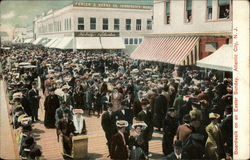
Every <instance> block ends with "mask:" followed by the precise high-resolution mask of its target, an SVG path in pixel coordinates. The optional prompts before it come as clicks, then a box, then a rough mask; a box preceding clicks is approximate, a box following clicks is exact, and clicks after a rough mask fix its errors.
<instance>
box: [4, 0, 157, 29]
mask: <svg viewBox="0 0 250 160" xmlns="http://www.w3.org/2000/svg"><path fill="white" fill-rule="evenodd" d="M72 1H73V0H26V1H23V0H2V1H1V3H0V22H1V25H2V26H10V27H14V26H31V25H32V20H33V18H34V17H35V16H36V15H41V13H42V12H47V11H49V10H50V9H59V8H62V7H64V6H66V5H69V4H71V3H72ZM74 1H77V2H78V1H81V2H82V1H88V2H91V1H92V2H107V1H108V2H110V3H112V2H114V3H126V4H145V5H150V4H152V0H129V1H128V0H74Z"/></svg>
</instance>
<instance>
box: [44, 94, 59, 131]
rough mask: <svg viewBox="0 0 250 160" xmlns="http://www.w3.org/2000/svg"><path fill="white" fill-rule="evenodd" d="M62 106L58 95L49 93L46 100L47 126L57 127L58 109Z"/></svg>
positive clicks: (45, 123)
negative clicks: (56, 116)
mask: <svg viewBox="0 0 250 160" xmlns="http://www.w3.org/2000/svg"><path fill="white" fill-rule="evenodd" d="M59 107H60V102H59V98H58V96H57V95H48V96H47V97H46V98H45V101H44V109H45V118H44V125H45V127H47V128H55V122H56V119H55V114H56V109H57V108H59Z"/></svg>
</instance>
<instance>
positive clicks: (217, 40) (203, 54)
mask: <svg viewBox="0 0 250 160" xmlns="http://www.w3.org/2000/svg"><path fill="white" fill-rule="evenodd" d="M208 42H215V43H217V48H216V49H219V48H220V47H221V46H222V45H224V44H227V43H228V38H215V37H214V38H211V37H201V38H200V52H199V58H200V59H202V58H204V57H207V56H209V55H210V54H212V53H213V52H208V51H206V44H207V43H208Z"/></svg>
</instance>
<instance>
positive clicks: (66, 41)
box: [55, 37, 73, 49]
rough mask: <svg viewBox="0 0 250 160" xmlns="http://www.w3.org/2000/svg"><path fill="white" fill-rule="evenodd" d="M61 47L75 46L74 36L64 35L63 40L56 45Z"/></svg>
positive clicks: (69, 47) (70, 47)
mask: <svg viewBox="0 0 250 160" xmlns="http://www.w3.org/2000/svg"><path fill="white" fill-rule="evenodd" d="M55 48H59V49H72V48H73V38H72V37H64V38H63V39H62V41H61V42H60V43H59V44H58V45H57V46H56V47H55Z"/></svg>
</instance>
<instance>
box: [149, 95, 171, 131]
mask: <svg viewBox="0 0 250 160" xmlns="http://www.w3.org/2000/svg"><path fill="white" fill-rule="evenodd" d="M154 107H155V108H154V115H153V116H154V117H153V121H154V126H155V127H157V128H162V120H163V119H164V116H165V115H166V112H167V109H168V101H167V98H166V97H165V96H163V95H158V96H157V97H156V98H155V105H154Z"/></svg>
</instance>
